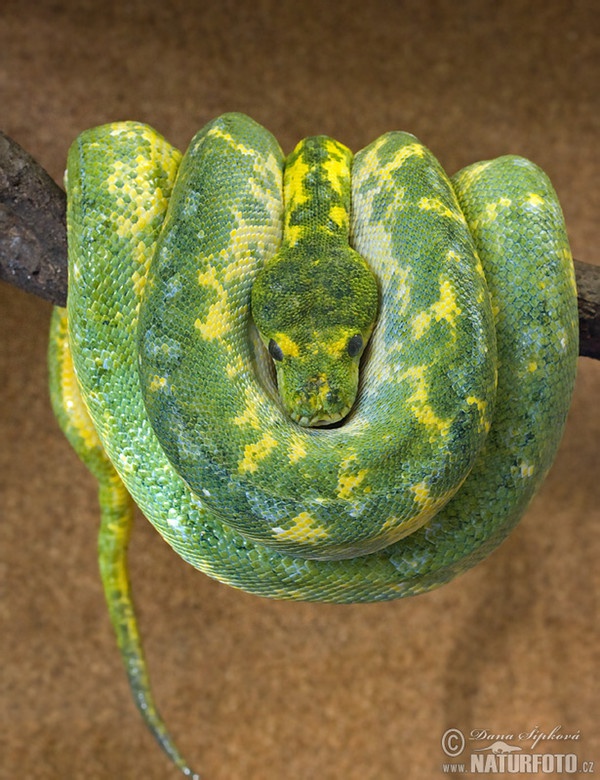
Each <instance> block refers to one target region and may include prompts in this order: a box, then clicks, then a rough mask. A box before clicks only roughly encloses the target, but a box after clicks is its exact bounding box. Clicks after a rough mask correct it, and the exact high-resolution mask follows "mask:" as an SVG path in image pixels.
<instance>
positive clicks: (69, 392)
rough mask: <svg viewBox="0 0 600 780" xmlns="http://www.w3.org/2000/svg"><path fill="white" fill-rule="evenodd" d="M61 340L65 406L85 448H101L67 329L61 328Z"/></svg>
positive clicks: (62, 383)
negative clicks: (82, 394)
mask: <svg viewBox="0 0 600 780" xmlns="http://www.w3.org/2000/svg"><path fill="white" fill-rule="evenodd" d="M65 325H66V320H65ZM59 339H60V347H59V351H60V353H61V355H62V358H63V359H62V361H61V363H60V377H61V379H60V382H61V387H62V394H63V404H64V406H65V409H66V410H67V411H68V413H69V419H70V422H71V424H72V425H73V427H74V428H75V429H76V430H77V433H78V435H79V437H80V438H81V440H82V441H83V445H84V447H85V448H86V449H87V450H88V451H89V450H92V449H94V448H96V447H101V446H102V445H101V444H100V439H99V437H98V434H97V433H96V429H95V428H94V427H93V425H92V423H91V420H90V416H89V413H88V410H87V407H86V405H85V403H84V401H83V398H82V397H81V393H80V391H79V385H78V383H77V377H76V375H75V369H74V367H73V359H72V357H71V350H70V348H69V346H68V344H69V336H68V334H67V331H66V329H65V330H64V331H63V330H62V328H61V334H60V337H59ZM65 345H66V346H65Z"/></svg>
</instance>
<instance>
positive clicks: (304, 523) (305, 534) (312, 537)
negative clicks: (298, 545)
mask: <svg viewBox="0 0 600 780" xmlns="http://www.w3.org/2000/svg"><path fill="white" fill-rule="evenodd" d="M292 523H293V525H292V526H291V527H290V528H285V529H283V528H274V529H273V531H274V532H275V533H276V534H277V538H278V539H288V540H294V541H300V542H316V541H318V540H319V539H326V538H327V537H328V536H329V533H328V531H327V529H326V528H325V527H324V526H322V525H320V524H319V523H318V522H317V521H316V520H315V519H314V518H313V517H312V516H311V515H310V514H309V513H308V512H300V514H299V515H297V516H296V517H294V518H293V520H292Z"/></svg>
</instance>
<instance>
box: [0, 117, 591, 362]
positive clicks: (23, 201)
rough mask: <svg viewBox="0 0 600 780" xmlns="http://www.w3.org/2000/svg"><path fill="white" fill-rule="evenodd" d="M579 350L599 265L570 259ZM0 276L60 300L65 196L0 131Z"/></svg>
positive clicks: (586, 345)
mask: <svg viewBox="0 0 600 780" xmlns="http://www.w3.org/2000/svg"><path fill="white" fill-rule="evenodd" d="M574 265H575V278H576V281H577V298H578V305H579V337H580V342H579V354H580V355H581V356H583V357H590V358H595V359H596V360H600V266H595V265H590V264H589V263H583V262H581V261H579V260H574ZM0 279H1V280H3V281H5V282H8V283H9V284H13V285H15V287H20V288H21V289H22V290H25V291H26V292H29V293H33V295H38V296H39V297H41V298H45V299H46V300H48V301H50V302H51V303H54V304H57V305H59V306H64V305H65V304H66V300H67V232H66V196H65V193H64V192H63V191H62V190H61V188H60V187H59V186H58V185H57V184H55V182H54V181H53V180H52V179H51V178H50V176H49V175H48V174H47V173H46V171H45V170H44V169H43V168H42V167H41V166H40V165H38V163H37V162H36V161H35V160H34V159H33V158H32V157H31V156H30V155H29V154H28V153H27V152H26V151H25V150H24V149H22V148H21V147H20V146H19V145H18V144H17V143H16V142H15V141H13V140H12V139H10V138H9V137H8V136H6V135H4V133H2V132H1V131H0Z"/></svg>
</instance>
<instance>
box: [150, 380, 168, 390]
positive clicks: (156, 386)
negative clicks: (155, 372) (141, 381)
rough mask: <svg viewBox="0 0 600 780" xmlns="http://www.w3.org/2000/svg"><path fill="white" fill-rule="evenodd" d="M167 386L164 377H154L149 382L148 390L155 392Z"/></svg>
mask: <svg viewBox="0 0 600 780" xmlns="http://www.w3.org/2000/svg"><path fill="white" fill-rule="evenodd" d="M166 386H167V379H166V377H164V376H154V377H153V379H152V381H151V382H150V390H152V391H153V392H157V391H158V390H162V389H163V388H164V387H166Z"/></svg>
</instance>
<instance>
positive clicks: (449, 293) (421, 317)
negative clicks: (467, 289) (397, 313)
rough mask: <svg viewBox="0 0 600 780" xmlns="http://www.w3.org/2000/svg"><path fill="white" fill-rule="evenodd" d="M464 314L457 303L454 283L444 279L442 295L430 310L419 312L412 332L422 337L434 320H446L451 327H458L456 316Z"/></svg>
mask: <svg viewBox="0 0 600 780" xmlns="http://www.w3.org/2000/svg"><path fill="white" fill-rule="evenodd" d="M460 314H462V310H461V309H460V307H459V306H458V305H457V303H456V293H455V290H454V287H453V286H452V284H451V283H450V282H449V281H448V280H447V279H443V280H442V281H441V282H440V297H439V300H437V301H436V302H435V303H432V304H431V306H430V307H429V310H428V311H422V312H419V314H417V315H416V316H415V318H414V320H413V322H412V333H413V336H414V338H416V339H420V338H421V336H422V335H423V334H424V333H425V332H426V331H427V329H428V328H429V326H430V325H431V323H432V321H433V320H434V319H435V321H436V322H440V321H441V320H445V321H446V322H447V323H448V325H450V327H452V328H455V327H456V318H457V316H459V315H460Z"/></svg>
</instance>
